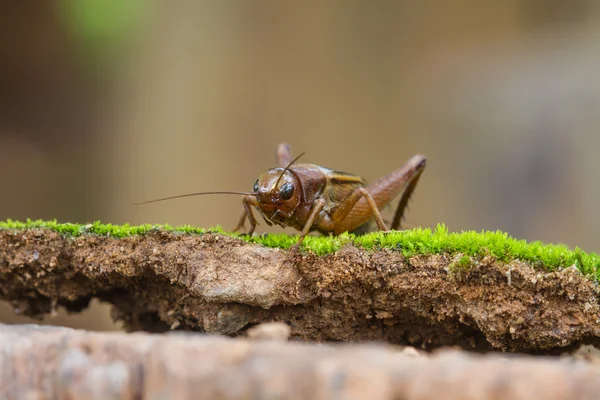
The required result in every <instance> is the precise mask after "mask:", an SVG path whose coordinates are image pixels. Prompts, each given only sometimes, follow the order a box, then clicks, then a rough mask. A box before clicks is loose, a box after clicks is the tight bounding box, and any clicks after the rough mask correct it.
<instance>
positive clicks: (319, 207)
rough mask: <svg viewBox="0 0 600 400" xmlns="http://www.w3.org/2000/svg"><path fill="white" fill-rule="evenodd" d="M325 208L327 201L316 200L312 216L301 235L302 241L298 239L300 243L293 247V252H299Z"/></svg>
mask: <svg viewBox="0 0 600 400" xmlns="http://www.w3.org/2000/svg"><path fill="white" fill-rule="evenodd" d="M324 206H325V200H323V199H322V198H318V199H317V200H315V202H314V203H313V206H312V208H311V210H310V214H309V215H308V218H307V220H306V223H305V224H304V227H303V228H302V232H301V233H300V239H298V242H296V244H295V245H293V246H292V248H291V250H292V251H297V250H298V249H299V248H300V244H301V243H302V241H303V240H304V238H305V237H306V235H308V232H310V228H312V226H313V224H314V223H315V219H316V218H317V216H318V215H319V213H320V212H321V210H322V209H323V207H324Z"/></svg>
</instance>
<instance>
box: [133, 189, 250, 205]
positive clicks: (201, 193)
mask: <svg viewBox="0 0 600 400" xmlns="http://www.w3.org/2000/svg"><path fill="white" fill-rule="evenodd" d="M205 194H238V195H248V194H251V195H254V194H255V193H249V192H197V193H187V194H180V195H178V196H170V197H163V198H161V199H154V200H148V201H142V202H141V203H133V204H132V206H140V205H142V204H149V203H158V202H159V201H165V200H172V199H180V198H182V197H192V196H202V195H205Z"/></svg>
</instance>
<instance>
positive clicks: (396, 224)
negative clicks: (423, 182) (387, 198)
mask: <svg viewBox="0 0 600 400" xmlns="http://www.w3.org/2000/svg"><path fill="white" fill-rule="evenodd" d="M423 168H424V166H423ZM423 168H421V169H420V170H419V171H418V172H417V173H416V174H415V175H414V176H413V177H412V178H411V179H410V181H409V182H408V185H406V188H405V189H404V192H403V193H402V197H400V201H399V202H398V206H397V207H396V213H395V214H394V220H393V221H392V230H398V229H400V223H401V222H402V216H403V215H404V210H405V209H406V206H407V205H408V200H409V199H410V196H411V195H412V193H413V191H414V190H415V187H416V186H417V183H418V182H419V178H420V177H421V173H422V172H423Z"/></svg>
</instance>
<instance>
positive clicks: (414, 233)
mask: <svg viewBox="0 0 600 400" xmlns="http://www.w3.org/2000/svg"><path fill="white" fill-rule="evenodd" d="M32 228H46V229H51V230H53V231H56V232H59V233H61V234H63V235H67V236H80V235H83V234H94V235H102V236H112V237H116V238H122V237H126V236H132V235H144V234H146V233H148V232H151V231H156V230H166V231H173V232H180V233H184V234H204V233H208V232H217V233H221V234H224V235H227V236H234V237H235V236H239V235H238V234H236V233H228V232H224V231H223V230H222V229H221V228H220V227H217V228H211V229H202V228H196V227H191V226H178V227H172V226H169V225H150V224H145V225H139V226H130V225H127V224H125V225H112V224H102V223H100V222H94V223H91V224H72V223H58V222H57V221H41V220H37V221H32V220H27V221H26V222H20V221H12V220H7V221H5V222H2V221H0V229H12V230H15V229H17V230H22V229H32ZM239 237H240V238H241V239H243V240H246V241H248V242H251V243H258V244H262V245H264V246H267V247H276V248H282V249H288V248H290V247H291V246H292V245H294V244H295V243H296V242H297V240H298V236H297V235H294V236H289V235H285V234H268V235H261V236H255V237H252V238H250V237H246V236H243V235H242V236H239ZM348 243H353V244H355V245H357V246H361V247H363V248H365V249H367V250H377V249H382V248H388V249H394V250H398V251H401V252H402V253H403V254H404V255H405V256H407V257H410V256H413V255H418V254H423V255H428V254H441V253H448V254H457V253H462V254H463V258H465V257H482V256H487V255H489V256H493V257H495V258H497V259H498V260H500V261H505V262H508V261H510V260H515V259H517V260H522V261H527V262H529V263H531V264H532V265H533V266H534V267H536V268H541V269H544V270H547V271H554V270H557V269H560V268H565V267H570V266H573V265H574V266H575V267H577V268H578V269H579V270H580V271H581V272H582V273H584V274H585V275H588V276H593V277H594V278H595V279H596V280H600V273H599V271H598V270H599V269H600V268H599V267H600V256H598V255H597V254H595V253H586V252H584V251H583V250H581V249H580V248H578V247H576V248H575V249H574V250H571V249H569V248H568V247H566V246H564V245H553V244H545V243H542V242H539V241H536V242H530V243H528V242H526V241H525V240H517V239H514V238H512V237H510V236H509V235H508V234H507V233H505V232H501V231H495V232H488V231H484V232H474V231H467V232H460V233H450V232H449V231H448V228H447V227H446V226H445V225H443V224H440V225H438V226H437V228H436V229H435V230H431V229H424V228H415V229H411V230H405V231H391V232H373V233H369V234H366V235H363V236H355V235H352V234H348V233H345V234H342V235H339V236H308V237H307V238H306V239H305V240H304V242H303V248H304V249H305V250H309V251H311V252H313V253H315V254H317V255H325V254H330V253H333V252H335V251H337V250H339V249H340V248H341V247H342V246H344V245H345V244H348ZM466 260H468V258H465V264H466ZM460 261H463V259H462V258H461V260H460ZM460 264H461V265H460V266H461V267H462V266H463V265H462V264H463V262H461V263H460ZM469 264H470V263H469Z"/></svg>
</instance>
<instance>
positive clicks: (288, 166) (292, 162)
mask: <svg viewBox="0 0 600 400" xmlns="http://www.w3.org/2000/svg"><path fill="white" fill-rule="evenodd" d="M303 155H304V152H302V153H300V154H299V155H298V157H296V158H294V159H293V160H292V161H290V163H289V164H288V165H287V167H285V168H284V169H283V171H282V172H281V175H279V179H277V182H275V186H273V188H276V187H277V185H279V181H281V178H283V174H285V172H286V171H288V170H289V169H290V167H291V166H292V164H294V163H295V162H296V161H298V159H299V158H300V157H302V156H303Z"/></svg>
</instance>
